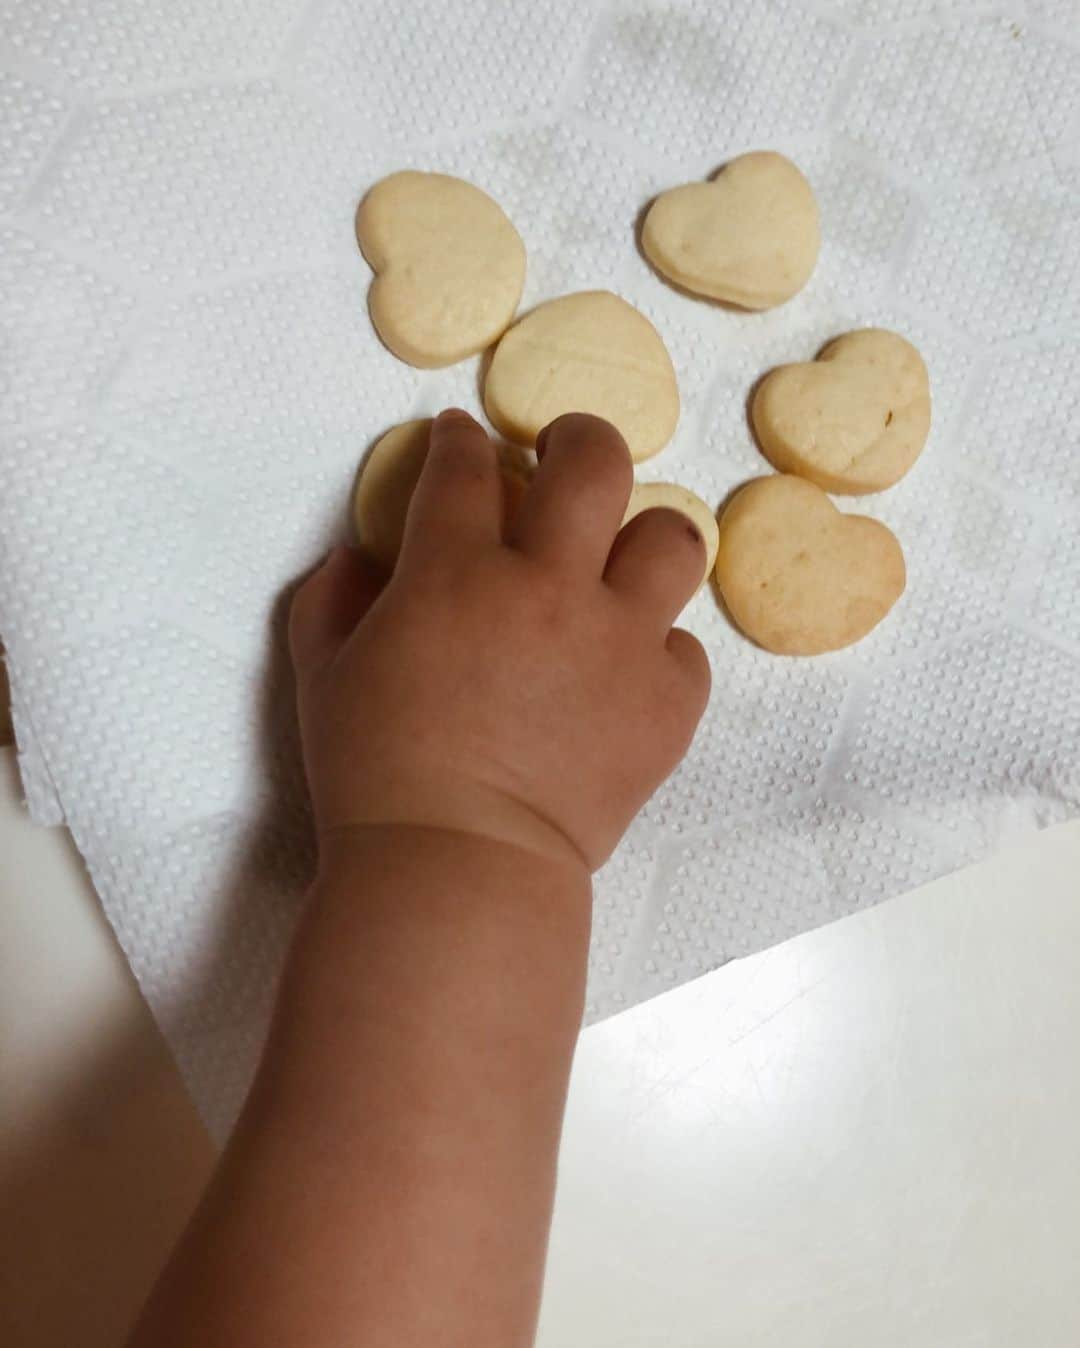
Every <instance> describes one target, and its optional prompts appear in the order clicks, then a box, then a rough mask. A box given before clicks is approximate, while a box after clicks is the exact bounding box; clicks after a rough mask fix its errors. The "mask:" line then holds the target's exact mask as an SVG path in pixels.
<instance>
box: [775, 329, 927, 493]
mask: <svg viewBox="0 0 1080 1348" xmlns="http://www.w3.org/2000/svg"><path fill="white" fill-rule="evenodd" d="M751 418H752V420H753V423H754V430H755V432H756V434H757V437H758V441H759V442H760V444H761V448H762V450H763V451H764V452H765V454H766V456H767V457H768V459H769V461H770V462H771V463H773V464H774V465H775V466H776V467H777V468H779V470H780V471H781V472H782V473H797V474H798V475H799V476H800V477H805V478H809V480H810V481H811V482H816V483H817V485H818V486H819V487H824V488H825V490H826V491H832V492H837V493H839V494H841V495H849V496H850V495H859V494H861V493H863V492H874V491H883V490H884V489H885V488H886V487H891V486H892V484H893V483H894V482H898V481H899V480H900V478H902V477H903V476H904V474H905V473H906V472H907V471H908V469H909V468H910V467H911V465H912V464H913V463H914V462H915V460H916V459H917V458H918V457H919V455H920V453H921V452H922V448H923V446H924V445H925V444H926V437H927V435H928V434H929V432H930V379H929V376H928V375H927V372H926V365H925V364H924V362H923V358H922V356H920V355H919V353H918V351H916V350H915V348H914V347H913V346H912V345H911V343H910V342H907V341H905V340H904V338H903V337H900V336H898V335H897V334H896V333H895V332H888V331H886V329H884V328H862V329H860V330H859V331H857V332H848V333H845V335H844V336H843V337H837V338H836V340H835V341H833V342H830V343H829V345H828V346H827V347H825V349H824V350H823V351H822V352H821V354H820V355H819V356H818V358H817V360H814V361H808V362H806V363H804V364H801V365H782V366H781V367H780V368H779V369H778V370H773V372H772V373H771V374H769V375H766V377H765V378H764V379H763V380H762V382H761V384H760V385H759V386H758V390H757V393H756V394H755V395H754V402H753V406H752V408H751Z"/></svg>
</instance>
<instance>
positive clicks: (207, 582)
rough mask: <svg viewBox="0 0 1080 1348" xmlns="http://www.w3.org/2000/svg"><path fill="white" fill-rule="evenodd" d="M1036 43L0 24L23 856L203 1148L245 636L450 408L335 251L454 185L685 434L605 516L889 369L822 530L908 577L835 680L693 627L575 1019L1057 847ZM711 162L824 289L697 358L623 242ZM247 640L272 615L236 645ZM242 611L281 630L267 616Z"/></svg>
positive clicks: (471, 367) (8, 580) (1072, 206)
mask: <svg viewBox="0 0 1080 1348" xmlns="http://www.w3.org/2000/svg"><path fill="white" fill-rule="evenodd" d="M1078 35H1080V6H1078V5H1077V4H1076V3H1071V2H1070V0H1065V2H1064V3H1062V2H1060V0H1059V2H1058V3H1055V0H1044V3H1031V4H1027V5H1021V4H1016V5H1013V6H1012V7H1011V8H1010V9H1009V10H1008V12H1007V13H1003V12H1001V11H999V10H998V8H997V7H996V6H994V5H991V4H986V5H983V4H971V3H959V2H958V3H947V2H946V0H942V2H941V3H930V2H929V0H904V3H902V4H901V3H899V0H862V2H860V0H820V3H819V4H817V5H816V6H815V5H810V4H797V3H784V2H782V0H725V2H724V3H720V2H718V0H712V2H711V3H709V2H704V0H703V2H702V3H677V4H663V5H661V4H650V3H624V4H616V5H590V4H589V3H583V0H520V2H519V3H505V2H504V0H498V2H496V0H489V3H479V0H447V2H446V3H438V0H427V2H426V3H419V4H409V3H403V4H401V5H397V6H392V7H387V6H386V5H383V4H375V3H362V2H360V0H316V2H315V3H307V2H306V0H184V3H176V0H95V3H94V4H93V5H72V4H69V3H67V0H0V295H2V296H3V300H2V303H0V527H2V534H0V546H2V557H0V632H2V635H3V639H4V641H5V642H6V644H7V648H8V656H9V660H10V666H11V676H12V685H13V694H14V712H15V719H16V724H17V730H18V736H19V745H20V754H21V761H22V767H23V773H24V781H25V784H26V791H27V796H28V799H29V801H30V804H31V807H32V809H33V811H34V813H35V815H36V816H37V817H38V818H40V819H43V820H48V821H55V820H58V819H60V818H63V819H66V821H67V822H68V824H69V825H70V827H71V829H72V831H73V833H74V835H75V838H76V840H77V842H78V844H79V846H80V848H81V849H82V851H83V853H84V855H85V856H86V858H87V861H88V863H89V866H90V869H91V872H92V874H93V877H94V880H95V882H96V884H97V887H98V889H99V891H100V893H101V896H102V899H103V901H104V903H105V906H106V909H107V911H108V913H109V916H110V918H111V919H112V922H113V924H114V925H115V927H116V930H117V933H118V935H119V938H120V940H121V942H122V944H123V946H124V949H125V950H126V951H127V953H128V956H129V958H130V959H131V962H132V965H133V966H134V969H135V972H136V974H137V975H138V978H139V980H140V983H141V985H142V987H143V990H144V991H145V993H146V995H147V997H148V998H149V1000H150V1003H151V1005H152V1006H153V1008H154V1010H155V1012H156V1014H157V1016H158V1018H159V1019H160V1021H161V1023H162V1025H163V1027H164V1029H165V1031H166V1034H167V1035H168V1037H169V1039H170V1041H171V1043H172V1045H173V1048H174V1050H175V1052H176V1054H177V1057H178V1060H179V1061H180V1063H181V1066H182V1067H183V1069H184V1071H185V1073H186V1074H187V1077H188V1079H189V1081H190V1083H191V1085H192V1088H193V1090H194V1091H195V1094H196V1097H197V1099H198V1101H199V1103H200V1105H201V1106H202V1108H203V1110H204V1112H205V1113H206V1115H207V1117H208V1118H209V1119H210V1121H211V1122H212V1123H213V1124H214V1126H215V1127H217V1128H218V1129H219V1131H220V1130H221V1129H222V1128H224V1126H225V1125H226V1124H227V1122H228V1120H229V1119H230V1118H231V1116H232V1114H233V1111H234V1110H235V1107H236V1104H237V1101H238V1099H239V1097H240V1093H241V1092H242V1090H243V1088H244V1085H245V1083H246V1080H247V1077H248V1074H249V1072H250V1068H251V1065H252V1060H253V1055H254V1052H255V1049H256V1046H257V1044H258V1042H259V1037H260V1034H261V1032H262V1028H263V1024H264V1017H265V1013H266V1008H267V1005H268V1001H269V997H270V995H271V990H272V985H273V979H274V974H275V969H276V967H277V964H278V961H279V959H280V956H281V951H282V948H283V945H284V942H285V940H286V936H287V933H288V930H289V927H290V923H291V920H292V916H293V914H294V912H295V908H296V903H297V898H298V895H299V894H300V892H301V890H302V887H303V883H304V879H305V876H306V875H307V874H308V871H309V867H310V862H311V847H310V839H309V836H308V827H307V816H306V811H305V805H304V792H303V785H302V780H301V777H300V775H299V771H298V766H297V757H296V743H295V731H294V729H293V726H292V721H291V713H290V710H289V700H290V691H289V684H288V678H287V675H286V673H285V671H284V665H283V660H282V650H281V645H280V640H279V637H278V635H277V633H279V630H280V628H279V625H277V624H276V620H275V613H276V607H275V606H276V604H277V599H278V596H279V595H280V593H281V591H282V588H283V586H284V585H285V584H286V583H287V582H288V581H289V580H290V579H291V578H292V577H294V576H295V575H296V574H297V573H298V572H299V571H300V570H301V569H303V568H304V567H306V566H307V565H308V564H310V563H311V562H312V561H313V560H314V559H315V558H316V557H317V556H318V555H319V553H320V552H321V551H322V550H323V549H324V548H326V547H327V546H328V545H329V544H330V543H331V542H332V541H334V540H335V539H337V538H339V537H341V536H342V535H343V532H344V527H345V511H346V503H347V498H348V494H349V489H350V486H351V483H352V479H353V474H354V471H355V468H356V465H357V462H358V459H359V458H360V455H361V453H362V452H363V450H364V448H365V447H366V446H367V445H368V444H369V443H370V442H371V441H372V439H373V438H374V437H376V436H377V435H378V434H379V433H380V432H382V431H383V430H384V429H385V428H386V427H387V426H388V425H390V424H391V423H393V422H395V421H397V420H400V419H402V418H404V417H406V416H416V415H419V414H423V413H428V412H432V411H434V410H435V409H437V408H439V407H441V406H443V405H446V404H448V403H461V404H463V405H464V406H466V407H469V408H471V409H473V410H479V399H478V396H477V385H476V381H477V373H478V363H477V361H475V360H474V361H470V362H466V363H464V364H463V365H461V366H458V367H456V368H454V369H450V370H446V371H438V372H433V373H420V372H417V371H414V370H411V369H409V368H408V367H406V366H404V365H401V364H399V363H398V362H397V361H395V360H394V359H393V358H392V357H391V356H390V355H388V354H387V352H386V351H384V350H383V349H382V347H381V346H380V345H379V343H378V341H377V340H376V339H375V336H374V334H373V332H372V329H371V326H370V324H369V322H368V319H367V316H366V312H365V293H366V288H367V283H368V279H369V277H368V272H367V268H366V267H365V265H364V263H363V261H362V259H361V258H360V256H359V254H358V252H357V249H356V246H355V242H354V238H353V215H354V211H355V207H356V204H357V202H358V200H359V198H360V196H361V195H362V193H363V192H364V190H365V189H366V188H367V187H368V186H370V184H371V183H372V182H373V181H375V180H376V179H377V178H378V177H379V176H380V175H382V174H383V173H385V172H387V171H390V170H393V169H396V168H401V167H405V166H412V167H417V168H429V169H441V170H446V171H449V172H454V173H460V174H462V175H464V176H466V177H468V178H469V179H471V180H472V181H473V182H475V183H477V184H478V185H480V186H481V187H483V188H485V189H486V190H487V191H489V192H490V193H492V195H493V196H494V197H495V198H496V199H497V200H498V201H499V202H500V203H501V204H502V206H503V207H504V208H505V209H506V210H507V211H508V212H509V214H510V216H511V218H512V219H513V220H514V222H515V224H516V225H517V227H518V229H519V230H520V231H521V233H522V235H523V237H524V239H525V242H526V245H527V247H528V254H529V275H528V284H527V289H526V294H525V299H524V303H525V305H531V304H534V303H536V302H538V301H540V300H542V299H547V298H550V297H552V296H555V295H558V294H562V293H564V292H566V291H568V290H571V289H577V288H581V287H596V286H607V287H611V288H614V289H616V290H618V291H619V292H620V293H621V294H623V295H625V296H626V297H627V298H628V299H630V300H632V301H633V302H634V303H635V304H637V305H639V306H640V307H641V308H642V309H643V310H644V311H645V312H646V313H647V314H648V315H649V316H650V317H651V318H652V319H653V320H654V321H655V323H656V324H657V326H658V327H659V329H660V331H661V333H662V334H663V336H664V338H665V340H666V341H667V343H668V345H669V347H670V349H671V352H672V355H673V357H674V360H675V364H676V367H677V370H678V374H679V380H680V384H681V388H682V392H683V398H684V412H683V417H682V422H681V424H680V428H679V432H678V435H677V437H676V439H675V441H674V443H673V444H672V446H671V447H670V448H669V449H668V450H666V451H665V453H664V454H663V455H662V456H661V457H660V458H659V459H658V460H656V461H655V462H654V463H652V464H649V465H647V466H646V468H645V469H644V470H643V472H642V476H645V477H662V478H673V479H676V480H678V481H680V482H683V483H685V484H686V485H688V486H690V487H693V488H694V489H695V490H697V491H698V492H699V493H701V494H702V495H703V496H704V497H706V499H708V500H710V501H713V502H716V503H719V502H720V501H721V500H722V499H723V497H724V496H725V495H726V494H727V493H728V492H729V491H730V490H731V489H732V488H733V487H734V486H736V485H737V484H738V483H740V482H741V481H743V480H745V479H746V478H748V477H750V476H754V475H756V474H759V473H762V472H765V471H767V465H766V464H765V463H764V461H763V460H762V459H761V458H760V457H759V455H758V454H757V452H756V450H755V449H754V447H753V443H752V440H751V437H750V435H749V433H748V430H747V424H746V411H745V403H746V397H747V393H748V391H749V389H750V387H751V385H752V384H753V382H754V381H755V380H756V379H757V378H758V377H759V376H760V375H761V374H762V373H763V372H764V371H765V370H767V369H768V368H769V367H770V366H772V365H774V364H777V363H780V362H785V361H791V360H803V359H808V358H809V357H810V356H812V354H813V353H814V352H815V351H816V350H817V349H818V347H819V346H820V345H821V344H822V343H823V342H824V341H825V340H826V339H828V338H830V337H832V336H835V335H836V334H838V333H840V332H842V331H844V330H846V329H849V328H852V327H855V326H859V325H862V324H869V323H873V324H879V325H883V326H889V327H894V328H896V329H897V330H899V331H900V332H902V333H904V334H905V335H906V336H907V337H909V338H910V339H911V340H912V341H914V342H915V343H916V344H917V345H918V346H919V347H920V348H921V349H922V350H923V352H924V354H925V355H926V358H927V361H928V364H929V367H930V371H931V378H932V384H933V393H934V429H933V432H932V436H931V440H930V443H929V445H928V447H927V450H926V453H925V455H924V457H923V459H922V460H921V461H920V463H919V465H918V466H917V467H916V469H915V470H914V471H913V472H912V474H911V475H910V477H909V478H907V479H906V480H905V481H904V482H902V483H901V484H900V485H899V486H898V487H897V488H896V489H895V490H893V491H890V492H888V493H886V494H885V495H883V496H880V497H877V498H874V499H872V500H869V501H866V502H863V503H855V504H856V508H864V509H866V510H869V511H870V512H872V513H873V514H875V515H877V516H878V517H880V518H881V519H883V520H885V521H886V522H887V523H888V524H889V525H890V526H891V527H892V528H893V529H894V530H895V531H896V533H897V534H898V535H899V537H900V538H901V540H902V541H903V544H904V547H905V550H906V552H907V557H908V562H909V568H910V583H909V588H908V592H907V594H906V596H905V597H904V599H903V600H902V601H901V603H900V604H899V606H898V607H897V609H896V610H895V611H894V613H893V614H892V615H891V617H890V618H889V620H888V621H887V622H886V623H885V624H884V625H883V627H882V628H881V629H879V631H877V632H876V633H875V634H874V635H872V636H871V637H870V638H869V639H868V640H866V641H865V642H863V643H862V644H861V645H860V646H859V647H858V648H857V649H855V650H853V651H850V652H847V653H843V654H839V655H836V656H833V657H829V658H823V659H816V660H805V661H796V660H783V659H777V658H774V657H771V656H768V655H765V654H763V653H761V652H759V651H757V650H755V649H754V648H753V647H751V646H750V645H749V644H748V643H747V642H745V641H744V640H742V639H741V638H739V637H738V636H737V635H736V634H735V633H734V632H733V631H732V630H731V628H730V627H729V626H728V625H727V623H726V622H725V620H724V619H723V617H722V616H721V614H720V612H719V610H718V608H717V606H716V604H715V602H714V600H713V598H712V596H711V595H710V594H704V595H702V596H700V597H699V598H698V600H697V601H696V602H695V604H694V606H693V608H692V609H691V611H690V614H689V623H690V625H691V626H692V627H693V628H694V629H695V631H697V632H698V633H699V635H701V636H702V638H703V639H704V640H705V641H706V643H707V644H708V647H709V650H710V654H711V656H712V661H713V668H714V677H715V689H714V693H713V698H712V702H711V705H710V707H709V710H708V713H707V715H706V717H705V721H704V723H703V725H702V728H701V731H700V734H699V736H698V738H697V741H696V743H695V745H694V747H693V749H692V750H691V753H690V755H689V757H688V759H687V761H686V762H685V764H684V765H683V766H682V768H681V769H680V770H679V772H678V773H677V774H676V776H675V777H674V778H673V779H672V780H671V782H670V783H668V785H667V786H665V787H664V788H663V790H661V791H660V793H659V794H658V796H657V797H656V799H655V800H654V801H653V802H652V803H651V804H650V805H649V806H648V808H647V809H646V810H645V811H644V813H643V814H642V816H641V817H640V818H639V819H638V820H637V821H636V822H635V824H634V825H633V827H632V828H631V830H630V833H629V835H628V837H627V838H626V840H625V842H624V844H623V846H622V847H621V848H620V850H619V852H618V853H617V854H616V856H615V858H614V859H613V860H612V862H611V863H610V865H609V866H608V867H607V868H606V869H605V870H604V872H603V873H602V874H601V875H600V877H599V880H598V884H597V903H596V932H595V941H594V947H593V954H592V964H591V983H590V992H589V1015H590V1017H593V1018H595V1017H598V1016H602V1015H605V1014H608V1013H610V1012H612V1011H614V1010H617V1009H619V1008H620V1007H624V1006H626V1005H629V1004H631V1003H633V1002H635V1001H638V1000H640V999H642V998H644V997H647V996H649V995H651V994H652V993H655V992H659V991H661V990H663V989H665V988H668V987H670V986H671V985H673V984H676V983H679V982H681V981H683V980H685V979H687V978H690V977H692V976H694V975H696V974H699V973H701V972H703V971H705V970H707V969H709V968H712V967H714V966H715V965H717V964H719V963H721V962H722V961H723V960H726V959H728V958H730V957H732V956H734V955H739V954H743V953H746V952H749V951H752V950H755V949H758V948H760V947H762V946H764V945H767V944H769V943H770V942H772V941H776V940H779V939H781V938H783V937H785V936H788V935H791V934H793V933H795V932H798V931H801V930H804V929H806V928H808V927H811V926H814V925H815V924H817V923H819V922H822V921H825V920H827V919H829V918H832V917H835V916H838V915H840V914H843V913H849V912H852V911H853V910H855V909H857V908H860V907H862V906H865V905H867V904H871V903H875V902H877V901H878V900H880V899H883V898H887V897H888V896H889V895H892V894H896V893H897V892H899V891H901V890H903V889H906V888H908V887H909V886H911V885H913V884H915V883H917V882H919V881H922V880H926V879H928V878H930V877H931V876H934V875H937V874H940V873H942V872H944V871H947V870H949V869H951V868H954V867H956V866H958V865H960V864H961V863H963V862H965V861H967V860H969V859H971V858H973V857H975V856H977V855H979V854H980V853H981V852H983V851H985V850H986V849H987V847H989V846H990V845H991V844H992V843H993V842H994V841H995V840H996V838H997V837H998V836H999V835H1000V833H1001V832H1002V831H1003V830H1004V829H1007V828H1011V827H1013V826H1032V825H1038V824H1042V823H1045V822H1047V821H1049V820H1052V819H1058V818H1061V817H1064V816H1065V815H1067V814H1069V813H1070V812H1075V811H1076V809H1077V807H1078V804H1080V528H1078V524H1077V521H1078V513H1077V512H1078V509H1080V406H1078V401H1080V395H1078V386H1080V355H1078V352H1080V99H1078V92H1077V91H1078V89H1080V46H1078ZM755 148H775V149H779V150H781V151H784V152H786V153H788V154H790V155H792V156H793V157H794V158H795V159H796V160H797V161H798V162H799V163H800V164H801V165H802V166H803V167H804V169H805V170H806V172H807V173H808V175H809V177H810V179H811V181H812V182H813V184H814V187H815V189H816V191H817V194H818V197H819V200H820V202H821V207H822V214H823V233H824V248H823V252H822V257H821V261H820V264H819V267H818V270H817V272H816V274H815V276H814V278H813V280H812V282H811V284H810V285H809V287H808V288H807V290H806V291H805V292H804V293H803V294H801V295H800V296H798V297H797V298H796V299H795V300H794V301H793V302H792V303H790V304H789V305H787V306H785V307H784V308H782V309H780V310H779V311H776V312H773V313H769V314H765V315H745V314H744V315H739V314H734V313H730V312H726V311H724V310H722V309H720V308H718V307H715V306H712V305H709V304H705V303H698V302H695V301H692V300H690V299H687V298H685V297H683V296H681V295H678V294H676V293H674V292H673V291H671V290H670V289H668V288H666V287H665V286H664V285H663V284H662V283H661V282H660V281H659V280H658V279H657V278H656V277H655V276H654V275H653V274H652V273H651V271H650V270H649V268H648V267H647V266H646V265H645V263H644V262H643V261H642V259H641V257H640V255H639V254H638V252H637V249H636V247H635V235H634V227H635V220H636V219H637V218H638V216H639V214H640V212H641V210H642V208H643V206H644V205H645V204H646V203H647V202H648V200H649V199H650V197H651V196H652V195H653V194H655V193H656V192H657V191H659V190H661V189H663V188H665V187H669V186H672V185H674V184H676V183H679V182H682V181H686V180H690V179H696V178H700V177H703V176H705V175H707V174H709V173H710V172H712V171H713V170H714V169H715V168H716V167H717V166H718V165H720V164H721V163H722V162H723V161H724V160H725V159H727V158H729V157H730V156H732V155H734V154H737V153H739V152H742V151H745V150H748V149H755ZM277 608H280V606H279V605H278V606H277ZM278 616H279V615H278Z"/></svg>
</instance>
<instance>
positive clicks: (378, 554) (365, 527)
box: [352, 417, 529, 571]
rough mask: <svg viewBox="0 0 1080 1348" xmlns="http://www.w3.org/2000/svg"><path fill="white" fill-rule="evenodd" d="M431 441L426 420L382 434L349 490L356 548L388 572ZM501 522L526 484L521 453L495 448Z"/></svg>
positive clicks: (510, 513)
mask: <svg viewBox="0 0 1080 1348" xmlns="http://www.w3.org/2000/svg"><path fill="white" fill-rule="evenodd" d="M430 436H431V418H430V417H424V418H422V419H421V420H419V421H403V422H402V423H401V424H400V425H399V426H394V427H392V428H391V429H390V430H388V431H387V432H386V434H385V435H384V436H382V438H381V439H379V440H378V441H377V442H376V443H375V445H373V446H372V449H371V453H370V454H369V455H368V456H367V459H366V460H365V462H364V467H363V469H362V471H361V473H360V476H359V477H358V478H357V480H356V487H355V489H354V491H353V510H352V514H353V528H354V530H355V533H356V541H357V542H358V543H359V545H360V547H361V548H362V549H363V550H364V551H365V552H366V553H368V554H369V555H370V556H371V557H374V558H375V560H376V561H377V562H378V563H379V564H380V565H381V566H382V567H384V568H385V570H387V571H393V569H394V566H395V564H396V562H397V558H398V553H399V552H400V551H401V540H402V539H403V538H404V536H405V519H406V516H407V515H408V513H409V502H410V501H411V500H412V494H413V492H414V491H415V490H416V484H417V482H419V480H420V473H421V470H422V469H423V467H424V460H425V459H426V458H427V452H428V443H429V440H430ZM499 464H500V467H501V468H502V474H503V492H504V504H505V510H506V518H507V519H508V520H509V519H512V518H513V516H514V515H515V514H516V512H517V508H518V506H519V505H520V503H521V498H522V496H523V495H524V493H525V488H526V487H527V486H528V481H529V465H528V464H527V463H526V461H525V454H524V451H523V450H520V449H516V448H515V447H514V446H512V445H500V446H499Z"/></svg>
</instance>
